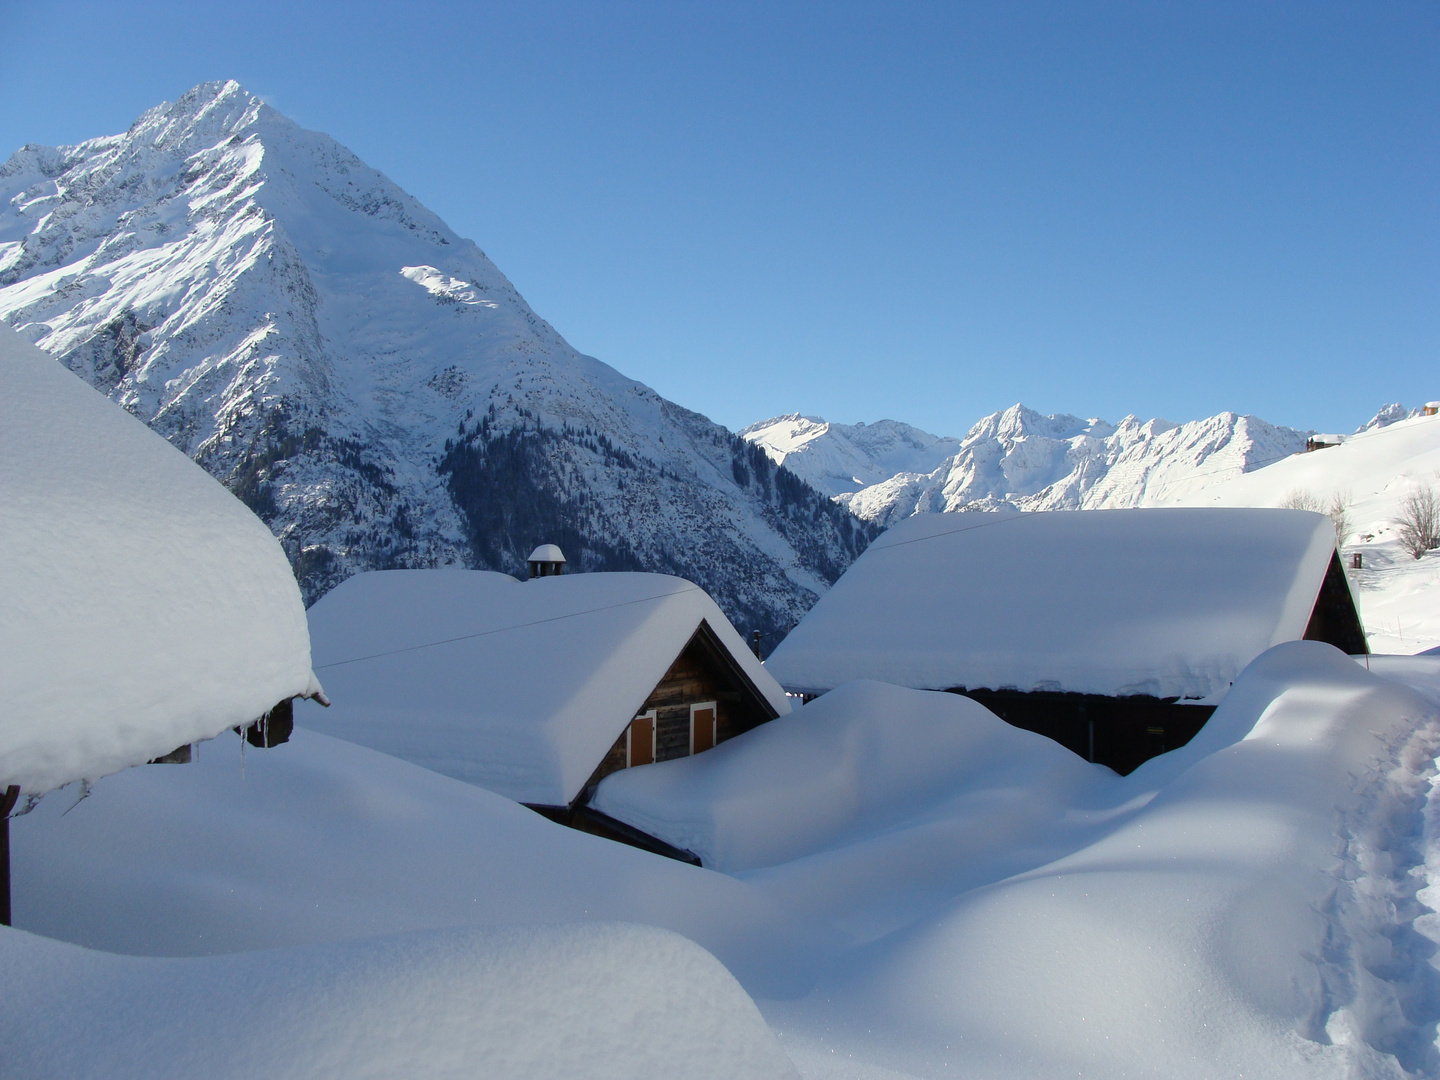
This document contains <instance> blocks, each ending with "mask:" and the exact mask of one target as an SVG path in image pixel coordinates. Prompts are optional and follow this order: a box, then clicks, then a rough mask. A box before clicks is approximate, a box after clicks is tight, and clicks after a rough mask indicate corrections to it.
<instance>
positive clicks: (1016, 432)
mask: <svg viewBox="0 0 1440 1080" xmlns="http://www.w3.org/2000/svg"><path fill="white" fill-rule="evenodd" d="M1308 434H1309V433H1308V432H1303V431H1294V430H1292V429H1290V428H1285V427H1277V426H1276V425H1273V424H1268V423H1266V422H1265V421H1263V420H1260V419H1258V418H1257V417H1253V416H1238V415H1236V414H1235V413H1221V414H1219V415H1218V416H1212V417H1209V418H1207V419H1204V420H1194V421H1190V422H1188V423H1184V424H1174V423H1170V422H1169V421H1166V420H1159V419H1155V420H1148V421H1141V420H1140V419H1138V418H1137V417H1134V416H1127V417H1126V418H1125V419H1124V420H1122V421H1120V423H1118V424H1111V423H1108V422H1106V421H1104V420H1098V419H1083V418H1081V417H1077V416H1069V415H1066V414H1054V415H1048V416H1047V415H1043V414H1041V413H1038V412H1036V411H1034V410H1033V409H1027V408H1026V407H1025V406H1024V405H1018V404H1017V405H1013V406H1011V407H1010V408H1008V409H1006V410H1004V411H1002V412H997V413H992V414H991V415H990V416H987V417H985V418H983V419H982V420H980V421H979V422H978V423H976V424H975V425H974V426H973V427H971V428H970V430H969V431H968V432H967V433H966V434H965V436H964V437H963V438H959V439H956V438H946V437H941V436H936V435H931V434H929V433H928V432H924V431H921V430H920V429H918V428H914V427H911V426H910V425H907V424H900V423H897V422H896V421H891V420H883V421H880V422H879V423H876V424H869V425H866V424H857V425H846V424H832V423H827V422H826V421H824V420H821V419H820V418H818V417H803V416H800V415H798V414H791V415H788V416H782V417H776V418H774V419H772V420H766V421H762V422H761V423H758V424H752V425H751V426H749V427H747V428H745V429H744V430H743V431H742V432H741V435H742V437H743V438H745V439H747V440H749V441H750V442H751V443H753V444H754V445H756V446H759V447H761V448H763V449H764V450H765V452H766V454H767V456H768V457H769V458H770V460H771V461H773V462H775V463H776V464H783V465H784V466H785V467H786V468H787V469H789V470H791V471H792V472H795V473H796V474H798V475H800V476H801V477H803V478H804V479H806V480H807V481H809V482H810V484H811V485H813V486H814V487H816V488H818V489H820V490H822V491H824V492H826V493H827V494H829V495H830V496H831V497H832V498H833V499H834V501H835V502H837V503H839V504H841V505H843V506H846V507H848V508H849V509H850V510H851V511H853V512H854V513H855V514H856V515H857V516H859V517H861V518H864V519H865V520H867V521H872V522H875V523H876V524H880V525H889V524H891V523H893V522H895V521H897V520H899V519H901V518H904V517H908V516H910V515H911V514H917V513H942V512H946V513H948V512H955V511H961V510H990V511H1010V512H1016V511H1023V510H1079V509H1104V508H1110V507H1129V506H1152V505H1158V504H1161V503H1169V502H1173V501H1175V500H1176V499H1179V498H1182V497H1184V496H1186V495H1188V494H1190V493H1192V492H1194V491H1195V490H1198V489H1199V488H1200V487H1203V486H1205V485H1207V484H1210V483H1214V482H1217V481H1219V480H1222V479H1225V478H1226V477H1229V476H1234V475H1239V474H1240V473H1244V472H1249V471H1251V470H1253V469H1257V468H1261V467H1263V466H1264V465H1267V464H1269V463H1271V462H1274V461H1278V460H1280V459H1281V458H1284V457H1286V456H1288V455H1289V454H1293V453H1297V452H1299V451H1302V450H1304V449H1305V440H1306V437H1307V436H1308Z"/></svg>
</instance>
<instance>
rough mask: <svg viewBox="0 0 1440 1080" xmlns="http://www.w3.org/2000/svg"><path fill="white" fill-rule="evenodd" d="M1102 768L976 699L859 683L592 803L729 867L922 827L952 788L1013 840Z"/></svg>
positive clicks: (999, 841)
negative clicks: (1017, 827)
mask: <svg viewBox="0 0 1440 1080" xmlns="http://www.w3.org/2000/svg"><path fill="white" fill-rule="evenodd" d="M1106 777H1109V778H1111V779H1113V778H1114V773H1112V772H1111V771H1110V770H1109V769H1106V768H1104V767H1103V766H1098V765H1091V764H1089V763H1087V762H1085V761H1083V760H1081V759H1080V758H1078V757H1076V756H1075V755H1074V754H1072V753H1071V752H1070V751H1069V750H1066V749H1065V748H1064V747H1063V746H1061V745H1060V744H1059V743H1056V742H1054V741H1053V740H1051V739H1047V738H1045V737H1044V736H1043V735H1036V734H1034V733H1033V732H1029V731H1022V730H1021V729H1020V728H1016V727H1011V726H1010V725H1009V724H1007V723H1005V721H1003V720H1001V719H1000V718H999V717H998V716H996V715H995V714H994V713H992V712H990V711H989V710H988V709H986V708H985V707H984V706H982V705H979V704H977V703H975V702H974V701H971V700H970V699H969V698H965V697H960V696H959V695H956V694H944V693H932V692H928V691H921V690H907V689H903V688H901V687H898V686H891V685H889V684H888V683H880V682H870V681H858V682H853V683H848V684H846V685H845V686H842V687H840V688H838V689H836V690H834V691H832V692H831V693H829V694H826V695H825V696H823V697H821V698H819V699H817V700H815V701H813V702H811V703H810V704H809V705H807V706H805V707H804V708H803V709H801V710H800V711H799V712H797V713H795V714H794V715H792V716H789V717H781V718H780V719H778V720H772V721H771V722H770V723H768V724H762V725H761V726H760V727H758V728H755V729H754V730H752V731H748V732H746V733H745V734H744V735H740V736H737V737H736V738H734V739H731V740H729V741H728V742H726V743H723V744H722V745H720V746H717V747H716V748H715V749H714V750H712V751H709V752H708V753H706V754H703V755H701V754H697V755H695V756H694V757H689V758H681V759H678V760H675V761H665V762H660V763H658V764H656V765H645V766H641V767H639V768H635V769H626V770H624V771H623V772H618V773H614V774H612V775H610V776H608V777H606V778H605V780H603V781H602V782H601V784H600V788H599V790H598V791H597V792H596V795H595V798H594V799H593V800H592V805H593V806H595V808H596V809H598V810H601V811H603V812H604V813H606V814H609V815H610V816H612V817H615V818H619V819H620V820H621V821H624V822H628V823H629V824H631V825H633V826H635V827H636V828H638V829H641V830H643V831H645V832H647V833H649V834H650V835H652V836H658V837H660V838H661V839H662V840H665V841H666V842H667V843H670V844H673V845H675V846H676V847H679V848H684V849H685V850H688V851H693V852H694V853H695V854H697V855H699V856H700V858H701V859H702V860H703V862H704V864H705V865H706V866H708V867H713V868H715V869H718V870H723V871H726V872H727V873H733V872H736V871H742V870H753V869H757V868H759V867H765V866H774V865H776V864H777V863H782V862H789V861H791V860H794V859H798V858H801V857H803V856H807V855H813V854H815V853H816V852H818V851H822V850H825V849H830V848H837V847H843V846H846V845H850V844H854V843H857V842H858V841H860V840H863V839H866V838H868V837H872V836H875V835H876V834H880V833H885V832H889V831H892V830H895V829H896V828H899V827H904V826H913V825H914V824H915V820H916V819H917V818H919V817H921V816H923V815H926V814H928V813H933V812H937V811H939V810H940V808H942V807H944V806H945V805H946V804H948V803H952V802H955V801H956V800H960V801H963V803H964V804H965V806H966V808H967V810H968V812H969V813H970V814H972V815H973V816H974V817H976V818H977V819H984V821H985V829H984V836H985V837H986V838H987V840H988V841H989V842H990V843H991V844H993V846H994V848H999V847H1003V846H1004V845H1005V844H1006V843H1007V841H1008V840H1011V839H1013V837H1014V831H1013V830H1012V829H1011V828H1009V826H1011V825H1013V824H1015V823H1016V822H1017V820H1020V821H1030V820H1035V819H1037V818H1043V819H1045V820H1047V821H1048V820H1049V819H1050V818H1051V817H1053V816H1054V814H1055V812H1056V807H1057V806H1062V805H1068V804H1069V803H1071V802H1074V801H1076V800H1077V799H1078V798H1079V797H1080V793H1082V792H1085V791H1086V790H1087V789H1088V788H1091V787H1093V786H1094V785H1096V784H1097V783H1100V782H1102V781H1103V779H1104V778H1106ZM993 853H994V851H993V849H992V851H991V854H993ZM953 854H956V855H958V854H959V853H958V852H955V853H953ZM975 854H976V853H975V852H973V851H971V852H968V853H966V856H967V857H969V858H973V857H975Z"/></svg>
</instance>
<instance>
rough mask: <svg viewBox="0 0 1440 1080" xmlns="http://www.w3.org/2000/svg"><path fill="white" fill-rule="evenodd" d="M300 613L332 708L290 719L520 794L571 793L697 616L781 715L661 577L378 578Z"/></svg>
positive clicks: (454, 574) (363, 579)
mask: <svg viewBox="0 0 1440 1080" xmlns="http://www.w3.org/2000/svg"><path fill="white" fill-rule="evenodd" d="M309 619H310V635H311V639H312V641H313V642H314V649H315V665H316V670H317V671H318V672H319V673H320V675H321V676H322V677H323V678H324V679H325V681H326V686H327V692H328V694H329V696H330V699H331V701H332V702H333V705H332V707H331V708H329V709H321V708H319V707H309V708H305V709H303V710H300V711H298V712H297V716H296V719H297V721H298V722H299V723H301V724H304V725H306V726H308V727H311V728H313V729H314V730H316V731H321V732H324V733H326V734H329V735H334V736H337V737H339V738H343V739H349V740H350V741H352V742H357V743H360V744H362V745H364V746H369V747H372V748H373V749H376V750H381V751H383V752H385V753H388V754H394V755H395V756H396V757H400V758H404V759H405V760H407V761H411V762H414V763H415V764H417V765H423V766H425V767H426V768H430V769H434V770H436V771H437V772H441V773H444V774H445V775H447V776H453V777H455V778H456V779H459V780H465V781H468V782H470V783H474V784H479V785H480V786H482V787H486V788H489V789H490V790H491V791H495V792H498V793H499V794H501V795H505V796H506V797H508V798H511V799H514V800H516V801H517V802H524V803H533V804H544V805H551V806H563V805H566V804H568V803H569V802H570V801H571V800H572V799H574V798H575V796H576V795H578V794H579V793H580V789H581V788H582V787H583V786H584V784H585V781H586V780H588V779H589V778H590V775H591V773H592V772H593V771H594V769H595V766H596V765H598V764H599V763H600V760H601V758H603V757H604V756H605V753H606V751H607V750H609V749H610V747H611V745H612V744H613V743H614V742H615V740H616V739H617V738H618V737H619V736H620V734H621V732H623V731H624V730H625V726H626V725H627V724H629V723H630V721H631V719H632V718H633V717H634V716H635V714H636V713H637V712H638V711H639V709H640V706H641V705H642V704H643V703H644V701H645V699H646V698H647V697H649V696H650V693H651V691H652V690H654V689H655V684H656V683H658V682H659V681H660V679H661V678H662V677H663V676H664V674H665V672H666V670H667V669H668V668H669V667H670V665H671V664H672V663H674V661H675V659H676V657H678V656H679V655H680V652H681V650H683V649H684V648H685V646H686V645H687V644H688V643H689V641H690V638H691V637H692V636H693V635H694V633H695V632H696V630H697V629H699V627H700V625H701V623H702V622H703V623H706V624H708V625H709V627H710V629H711V630H712V631H714V632H715V634H716V636H717V637H718V638H719V639H720V641H721V642H722V643H723V644H724V645H725V646H726V647H727V648H728V649H729V651H730V652H731V654H732V655H733V656H734V657H735V659H736V661H737V663H738V664H739V665H740V667H741V668H743V669H744V671H745V673H746V674H747V675H748V676H749V677H750V680H751V681H752V682H753V683H754V684H755V686H756V688H757V689H758V690H759V691H760V693H761V694H762V695H763V696H764V697H765V698H766V699H767V700H768V701H769V702H770V704H771V705H772V706H773V707H774V708H775V710H776V711H777V712H778V713H780V714H781V715H783V714H785V713H787V712H788V711H789V709H790V706H789V703H788V701H787V700H786V697H785V692H784V691H783V690H782V689H781V688H780V686H779V685H778V684H777V683H776V682H775V680H774V679H773V678H772V677H771V676H770V674H769V673H768V672H767V671H766V670H765V668H764V667H763V666H762V665H761V664H760V662H759V661H758V660H757V659H756V658H755V656H754V655H753V654H752V653H751V652H750V650H749V649H748V648H747V647H746V646H745V643H744V642H743V641H742V640H741V638H740V635H739V634H737V633H736V632H735V629H734V628H733V627H732V626H731V625H730V622H729V620H728V619H726V618H725V615H724V614H723V613H722V612H721V611H720V609H719V608H718V607H716V605H715V603H714V601H712V600H711V599H710V597H709V596H707V595H706V594H705V591H704V590H703V589H701V588H700V587H699V586H697V585H693V584H691V583H690V582H688V581H684V580H682V579H680V578H675V577H669V576H667V575H664V574H634V573H615V574H566V575H560V576H555V577H542V578H535V579H533V580H531V581H526V582H520V581H517V580H515V579H514V578H512V577H510V576H508V575H506V574H497V573H493V572H489V571H481V570H456V569H442V570H386V571H376V572H372V573H367V574H358V575H356V576H355V577H352V578H350V579H349V580H348V581H346V582H345V583H344V584H342V585H340V586H339V587H338V588H336V589H334V590H333V591H332V592H330V593H329V594H327V595H326V596H324V597H323V598H322V599H321V600H320V601H319V602H317V603H316V604H315V605H314V606H313V607H312V608H311V609H310V611H309Z"/></svg>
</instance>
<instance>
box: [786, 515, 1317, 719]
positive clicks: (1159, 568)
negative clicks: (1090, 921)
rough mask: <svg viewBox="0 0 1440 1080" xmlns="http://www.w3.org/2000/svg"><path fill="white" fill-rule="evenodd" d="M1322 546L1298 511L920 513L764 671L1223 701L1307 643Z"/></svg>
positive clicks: (814, 684) (827, 682) (827, 678)
mask: <svg viewBox="0 0 1440 1080" xmlns="http://www.w3.org/2000/svg"><path fill="white" fill-rule="evenodd" d="M1334 550H1335V532H1334V528H1333V526H1332V525H1331V522H1330V519H1329V518H1328V517H1326V516H1325V515H1323V514H1316V513H1311V512H1309V511H1305V510H1268V509H1267V510H1259V509H1208V508H1207V509H1177V508H1157V509H1143V510H1071V511H1053V512H1048V513H1047V512H1038V513H1029V514H1018V515H1011V516H1000V515H990V514H983V515H982V514H920V515H916V516H914V517H911V518H908V519H907V520H905V521H903V522H901V523H899V524H897V525H895V526H893V527H892V528H891V529H890V530H889V531H887V532H886V533H884V534H883V535H882V536H881V537H880V538H879V539H878V540H876V541H875V542H874V543H873V544H871V545H870V547H869V549H867V550H866V552H865V554H864V555H862V556H861V557H860V558H859V559H857V560H856V561H855V563H854V565H852V566H851V567H850V569H849V570H848V571H846V573H845V575H844V576H843V577H842V578H841V579H840V580H839V581H838V582H836V584H835V586H834V588H833V589H831V590H830V592H828V593H827V594H826V595H825V596H823V597H821V599H820V601H819V603H817V604H816V605H815V607H814V608H813V609H811V611H810V613H809V614H808V615H807V616H806V617H805V618H804V619H803V620H802V621H801V622H800V624H799V625H798V626H797V627H796V628H795V629H794V630H793V631H791V633H790V635H789V636H788V637H787V638H786V639H785V640H784V641H783V642H781V644H780V645H779V647H778V648H776V650H775V652H774V653H773V654H772V655H771V657H770V659H769V661H768V662H767V665H766V666H767V667H768V668H769V670H770V672H771V674H773V675H774V676H775V677H776V678H777V679H778V680H779V681H780V683H781V684H782V685H784V686H785V687H786V688H788V689H790V690H793V691H803V692H807V693H815V692H823V691H826V690H830V689H833V688H834V687H836V686H838V685H840V684H841V683H843V682H847V681H849V680H851V679H857V678H870V679H880V680H883V681H886V682H892V683H897V684H899V685H902V686H911V687H915V688H917V689H929V690H938V689H948V688H952V687H957V686H964V687H969V688H971V689H975V688H982V687H983V688H989V689H1005V688H1012V687H1013V688H1016V689H1019V690H1065V691H1074V692H1080V693H1093V694H1110V695H1123V694H1152V695H1155V696H1157V697H1177V696H1178V697H1187V698H1208V697H1213V696H1215V695H1218V694H1223V693H1224V691H1225V690H1226V688H1227V687H1228V686H1229V684H1230V683H1231V682H1232V681H1233V680H1234V679H1235V677H1236V676H1237V675H1238V674H1239V673H1240V670H1241V669H1242V668H1244V667H1245V665H1246V664H1248V663H1249V662H1250V661H1251V660H1253V659H1254V658H1255V657H1257V656H1259V655H1260V654H1261V653H1262V652H1264V651H1265V650H1266V649H1268V648H1269V647H1270V646H1272V645H1275V644H1278V643H1279V642H1282V641H1289V640H1294V639H1298V638H1300V637H1301V636H1303V635H1304V633H1305V628H1306V625H1307V623H1308V621H1309V618H1310V614H1311V611H1312V609H1313V607H1314V605H1315V600H1316V597H1317V595H1318V594H1319V591H1320V585H1321V582H1322V581H1323V579H1324V576H1325V572H1326V570H1327V569H1328V566H1329V563H1330V559H1331V557H1332V553H1333V552H1334Z"/></svg>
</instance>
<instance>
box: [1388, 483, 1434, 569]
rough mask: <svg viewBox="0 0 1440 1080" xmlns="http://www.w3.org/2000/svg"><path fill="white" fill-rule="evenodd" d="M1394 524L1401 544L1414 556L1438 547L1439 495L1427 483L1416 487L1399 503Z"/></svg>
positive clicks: (1418, 556)
mask: <svg viewBox="0 0 1440 1080" xmlns="http://www.w3.org/2000/svg"><path fill="white" fill-rule="evenodd" d="M1395 524H1396V525H1397V526H1399V529H1400V543H1401V545H1402V546H1403V547H1404V548H1405V550H1406V551H1408V552H1410V554H1411V555H1413V556H1414V557H1415V558H1417V559H1418V558H1420V556H1422V555H1424V554H1425V553H1426V552H1427V551H1430V550H1431V549H1432V548H1437V547H1440V495H1437V494H1436V493H1435V489H1434V488H1433V487H1431V486H1430V485H1429V484H1426V485H1425V486H1424V487H1418V488H1416V489H1415V490H1414V491H1412V492H1410V494H1409V495H1406V496H1405V501H1404V502H1402V503H1401V504H1400V515H1399V516H1398V517H1397V518H1396V519H1395Z"/></svg>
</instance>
